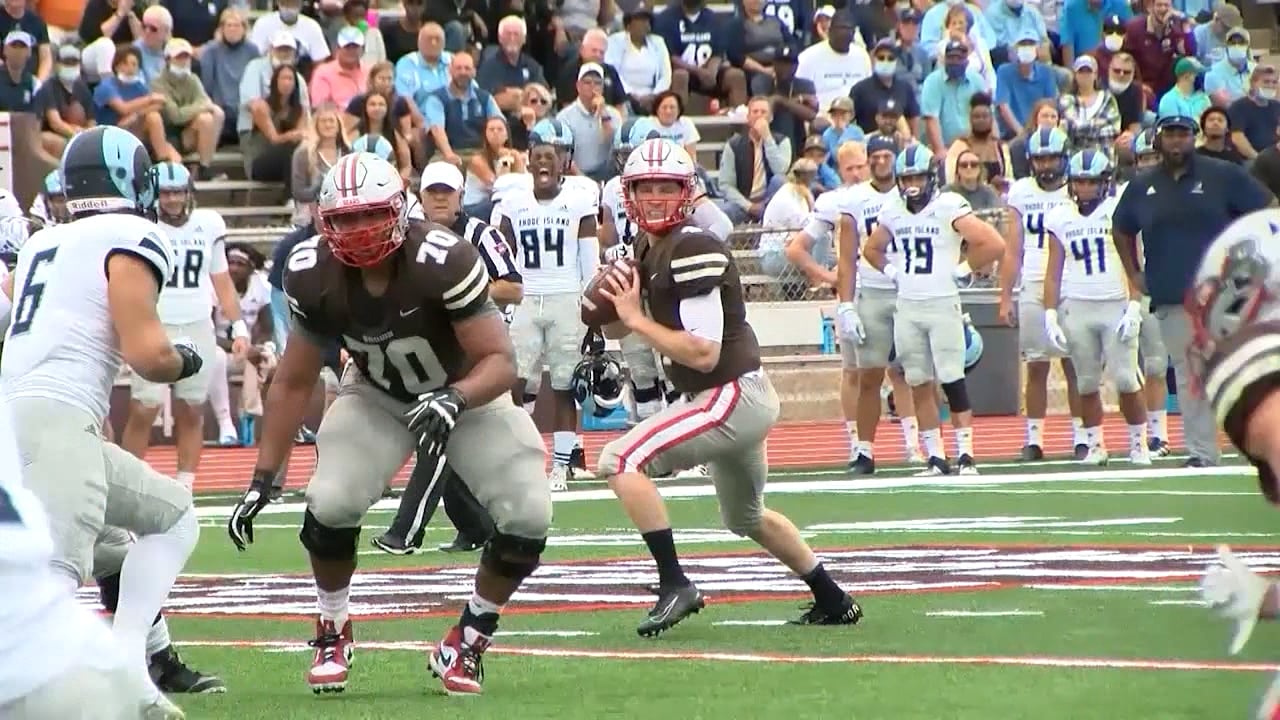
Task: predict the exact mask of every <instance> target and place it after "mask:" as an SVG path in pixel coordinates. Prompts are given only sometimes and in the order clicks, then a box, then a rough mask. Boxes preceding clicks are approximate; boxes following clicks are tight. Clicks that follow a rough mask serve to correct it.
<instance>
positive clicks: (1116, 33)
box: [1072, 15, 1136, 75]
mask: <svg viewBox="0 0 1280 720" xmlns="http://www.w3.org/2000/svg"><path fill="white" fill-rule="evenodd" d="M1125 22H1126V21H1125V20H1122V19H1121V16H1120V15H1110V16H1108V17H1107V18H1106V19H1105V20H1103V21H1102V42H1101V43H1100V44H1098V45H1096V46H1094V47H1093V48H1092V49H1091V50H1089V51H1088V53H1087V54H1088V55H1092V56H1093V58H1094V59H1095V60H1097V61H1098V73H1099V74H1102V75H1106V74H1108V70H1110V68H1111V59H1112V58H1113V57H1115V56H1116V55H1121V54H1123V55H1128V56H1129V58H1130V59H1132V58H1133V56H1132V55H1129V54H1128V53H1126V52H1124V34H1125ZM1074 61H1075V60H1074V58H1073V59H1072V62H1074ZM1135 67H1136V62H1135Z"/></svg>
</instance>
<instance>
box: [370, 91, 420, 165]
mask: <svg viewBox="0 0 1280 720" xmlns="http://www.w3.org/2000/svg"><path fill="white" fill-rule="evenodd" d="M358 110H359V114H358V115H357V117H359V118H360V121H359V122H357V123H356V132H358V133H360V134H361V135H374V136H376V137H381V138H386V140H387V142H388V143H390V144H391V149H392V153H393V155H392V159H391V162H392V164H393V165H395V166H396V168H398V169H399V170H400V176H401V177H403V178H404V179H405V181H406V182H407V181H408V180H409V174H410V173H411V172H413V161H412V154H411V153H410V151H409V141H408V139H406V138H405V137H404V136H403V135H401V134H400V131H399V129H398V128H397V127H396V121H395V118H394V117H392V115H391V106H390V104H389V103H388V102H387V98H386V96H383V95H379V94H378V93H370V94H368V95H366V96H365V99H364V105H363V106H362V107H360V108H358Z"/></svg>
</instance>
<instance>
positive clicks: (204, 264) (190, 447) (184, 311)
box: [120, 162, 249, 487]
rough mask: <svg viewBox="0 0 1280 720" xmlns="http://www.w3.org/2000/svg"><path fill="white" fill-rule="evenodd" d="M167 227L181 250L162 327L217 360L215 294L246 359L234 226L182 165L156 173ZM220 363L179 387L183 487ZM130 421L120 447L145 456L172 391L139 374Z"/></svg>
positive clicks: (165, 297) (164, 300)
mask: <svg viewBox="0 0 1280 720" xmlns="http://www.w3.org/2000/svg"><path fill="white" fill-rule="evenodd" d="M154 172H155V173H156V183H157V187H158V191H159V197H158V199H157V202H156V208H157V210H158V216H159V219H160V227H161V229H163V230H164V232H165V235H166V236H167V237H168V238H169V241H170V242H171V243H172V244H173V249H174V256H173V270H172V271H171V272H170V274H169V277H168V278H166V280H165V285H164V289H163V290H162V291H161V292H160V306H159V312H160V322H162V323H164V326H165V332H167V333H169V337H170V338H188V339H190V340H191V341H192V342H194V343H195V346H196V350H197V352H199V353H200V357H202V358H208V359H210V361H212V359H213V356H214V353H216V352H217V343H216V341H215V340H214V336H213V315H212V311H213V308H212V306H211V305H210V303H209V298H210V296H211V295H216V296H217V298H218V308H219V309H220V310H222V315H223V317H225V318H227V319H228V320H230V321H231V336H232V338H233V340H232V348H231V350H232V353H233V354H234V355H235V356H236V357H238V358H239V357H244V354H245V351H247V350H248V348H249V326H248V325H246V324H245V322H244V321H243V320H241V319H240V296H239V295H237V294H236V288H235V283H233V282H231V274H230V273H229V272H228V271H227V253H226V248H225V247H224V242H225V240H226V237H227V224H226V223H225V222H223V220H222V216H220V215H218V213H216V212H214V211H213V210H205V209H203V208H201V209H197V208H196V207H195V204H196V193H195V185H194V183H193V181H192V179H191V173H190V171H188V170H187V169H186V168H185V167H183V166H182V165H181V164H179V163H174V162H164V163H160V164H159V165H157V166H156V167H155V171H154ZM213 367H214V363H213V362H210V363H209V364H207V365H205V366H204V367H203V368H202V370H201V372H198V373H196V374H195V375H193V376H191V377H189V378H183V379H182V380H181V381H180V382H177V383H174V384H173V399H174V403H173V423H174V434H175V435H176V436H177V438H176V441H177V446H178V474H177V476H176V479H177V481H178V482H180V483H182V484H183V485H186V486H187V487H191V486H192V484H193V483H194V482H195V477H196V469H197V468H198V467H199V466H200V454H201V452H202V451H203V450H204V404H205V400H207V399H208V398H209V379H210V373H211V371H212V368H213ZM130 385H131V387H130V397H131V399H130V400H129V420H128V421H127V422H126V423H125V426H124V431H123V432H121V433H120V446H121V447H123V448H124V449H125V450H128V451H129V452H131V453H133V454H134V455H137V456H138V457H140V458H143V457H146V455H147V446H148V445H150V444H151V428H152V426H153V425H155V421H156V413H158V412H160V406H161V405H162V404H164V395H165V392H167V391H168V390H169V387H168V386H167V385H165V384H161V383H153V382H151V381H149V380H147V379H146V378H144V377H142V376H141V375H139V374H137V373H134V374H133V376H132V378H131V381H130Z"/></svg>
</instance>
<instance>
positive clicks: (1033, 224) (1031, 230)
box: [1022, 213, 1044, 250]
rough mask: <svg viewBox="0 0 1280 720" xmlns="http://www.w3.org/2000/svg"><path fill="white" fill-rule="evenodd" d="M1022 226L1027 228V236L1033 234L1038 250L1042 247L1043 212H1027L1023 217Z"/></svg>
mask: <svg viewBox="0 0 1280 720" xmlns="http://www.w3.org/2000/svg"><path fill="white" fill-rule="evenodd" d="M1022 224H1023V227H1025V228H1026V229H1027V236H1028V237H1029V236H1031V235H1035V238H1036V247H1037V248H1039V249H1040V250H1043V249H1044V213H1027V216H1026V217H1025V218H1024V219H1023V223H1022Z"/></svg>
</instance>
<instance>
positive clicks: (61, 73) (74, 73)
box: [58, 66, 80, 85]
mask: <svg viewBox="0 0 1280 720" xmlns="http://www.w3.org/2000/svg"><path fill="white" fill-rule="evenodd" d="M58 79H59V80H61V81H62V82H64V83H66V84H68V85H70V84H71V83H74V82H75V81H77V80H79V79H80V68H79V67H78V66H77V67H60V68H58Z"/></svg>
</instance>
